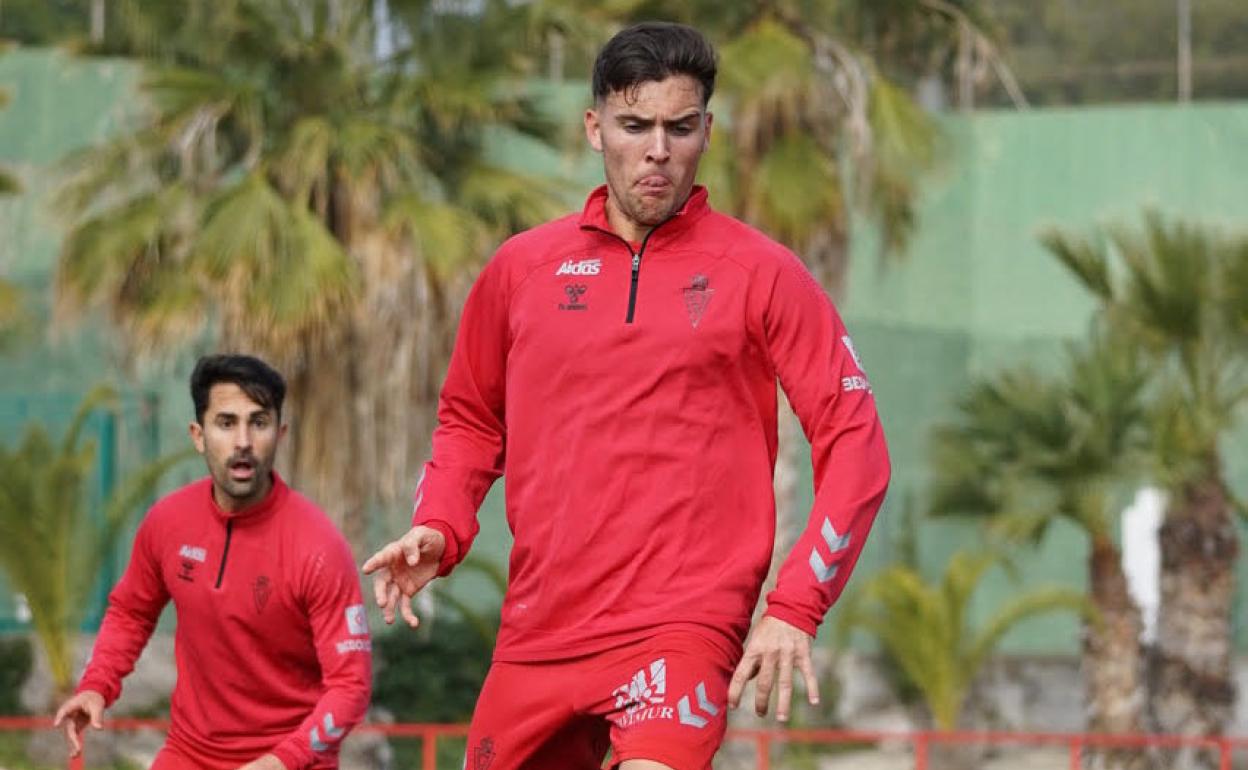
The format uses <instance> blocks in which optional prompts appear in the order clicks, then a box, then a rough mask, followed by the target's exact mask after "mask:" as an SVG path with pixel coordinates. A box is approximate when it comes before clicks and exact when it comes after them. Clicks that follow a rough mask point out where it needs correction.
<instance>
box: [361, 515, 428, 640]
mask: <svg viewBox="0 0 1248 770" xmlns="http://www.w3.org/2000/svg"><path fill="white" fill-rule="evenodd" d="M445 550H446V537H445V536H443V534H442V533H441V532H440V531H438V530H436V529H433V528H432V527H425V526H415V527H412V528H411V529H409V530H408V531H407V534H405V535H403V537H401V538H399V539H398V540H394V541H391V542H390V543H388V544H387V545H385V546H383V547H382V549H381V550H380V551H378V552H377V553H375V554H373V555H372V556H371V557H370V558H369V559H368V561H366V562H364V567H363V569H364V574H365V575H372V576H373V595H374V597H376V599H377V606H378V607H380V608H381V615H382V617H383V618H384V619H385V621H386V623H387V624H390V623H394V618H395V611H396V609H397V611H398V612H399V613H400V614H402V615H403V619H404V620H405V621H407V624H408V625H409V626H411V627H412V628H415V627H416V626H418V625H420V620H419V619H418V618H417V617H416V613H415V612H414V611H413V610H412V599H413V598H414V597H415V596H416V594H417V593H419V592H420V590H421V589H422V588H424V587H425V586H426V585H428V583H429V581H430V580H433V579H434V578H435V577H437V574H438V566H439V565H440V564H441V562H442V554H443V552H444V551H445Z"/></svg>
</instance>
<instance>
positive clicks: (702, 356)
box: [413, 186, 889, 661]
mask: <svg viewBox="0 0 1248 770" xmlns="http://www.w3.org/2000/svg"><path fill="white" fill-rule="evenodd" d="M606 199H607V192H606V187H605V186H603V187H600V188H598V189H597V190H595V191H594V192H593V193H592V194H591V195H590V196H589V200H588V201H587V203H586V205H585V208H584V211H583V212H582V213H581V214H580V215H579V216H578V215H575V214H574V215H570V216H567V217H564V218H562V219H558V220H556V221H554V222H551V223H548V224H546V225H543V226H540V227H537V228H535V229H533V230H529V231H527V232H524V233H521V234H520V235H517V236H515V237H514V238H511V239H510V240H508V241H507V242H506V243H504V244H503V246H502V247H501V248H500V249H499V250H498V252H497V253H496V254H495V256H494V257H493V259H492V260H491V261H490V262H489V263H488V264H487V265H486V267H485V268H484V269H483V271H482V273H481V275H480V276H479V277H478V279H477V281H476V283H475V284H474V286H473V289H472V291H471V293H470V294H469V297H468V300H467V303H466V304H465V306H464V310H463V316H462V319H461V321H460V328H459V334H458V337H457V340H456V344H455V350H454V352H453V355H452V358H451V364H450V368H449V370H448V373H447V377H446V381H445V383H444V385H443V388H442V394H441V401H440V404H439V408H438V427H437V429H436V430H435V431H434V434H433V452H432V455H431V459H430V461H429V462H428V463H427V464H426V465H425V468H424V471H423V473H422V476H421V480H420V482H419V483H418V484H417V489H416V493H415V512H414V514H413V523H415V524H426V525H430V526H433V527H436V528H438V529H440V530H441V531H442V532H443V533H444V534H445V535H446V536H447V551H446V553H445V554H444V557H443V560H442V568H441V573H442V574H446V573H447V572H449V571H450V569H451V568H453V567H454V565H455V564H456V563H457V562H458V561H459V560H460V559H462V558H463V556H464V554H465V553H466V552H467V550H468V548H469V546H470V545H471V543H472V540H473V538H474V537H475V535H476V533H477V530H478V525H477V519H476V513H477V509H478V507H479V506H480V504H481V501H482V499H483V498H484V497H485V494H486V492H487V491H488V489H489V487H490V485H491V484H492V483H493V482H494V480H495V479H496V478H498V477H499V476H500V475H502V474H504V473H506V476H507V488H506V498H507V501H506V509H507V521H508V524H509V525H510V527H511V530H512V532H513V534H514V535H515V543H514V545H513V547H512V551H511V564H510V579H509V585H508V589H507V596H506V599H505V600H504V603H503V608H502V624H501V628H500V631H499V636H498V642H497V646H496V649H495V659H496V660H503V661H534V660H550V659H562V658H569V657H573V656H576V655H580V654H585V653H593V652H597V651H600V650H603V649H608V648H610V647H614V646H617V645H620V644H627V643H630V642H633V641H637V640H639V639H642V638H645V637H648V636H651V635H653V634H654V633H656V632H658V631H663V630H674V629H678V628H680V629H686V630H695V631H699V632H701V633H702V634H703V635H704V636H707V637H708V638H709V639H710V640H711V641H714V642H716V643H718V644H720V645H721V646H722V647H723V648H724V649H726V650H728V651H729V653H730V654H732V655H734V656H738V655H740V651H741V647H742V643H743V641H744V639H745V636H746V633H747V632H748V630H749V623H750V617H751V613H752V611H753V608H754V606H755V603H756V602H757V600H758V594H759V591H760V588H761V586H762V583H763V580H764V578H765V577H766V574H767V570H768V567H769V564H770V560H771V553H772V543H773V538H774V535H775V518H776V514H775V497H774V493H773V488H772V473H773V470H774V466H775V460H776V445H777V438H776V419H777V418H776V401H777V392H776V382H777V379H778V380H779V382H780V384H781V386H782V387H783V388H784V391H785V394H786V395H787V396H788V399H789V402H790V403H791V404H792V406H793V409H794V411H795V412H796V414H797V416H798V418H799V419H800V421H801V424H802V428H803V430H804V431H805V433H806V436H807V438H808V439H809V440H810V444H811V449H812V452H811V459H812V462H813V465H814V485H815V501H814V507H813V509H812V511H811V513H810V517H809V522H808V523H807V525H806V527H805V531H804V532H803V534H802V535H801V537H800V539H799V540H798V541H797V544H796V545H795V547H794V549H793V551H792V552H791V553H790V555H789V557H788V559H787V560H786V561H785V563H784V565H783V567H782V569H781V571H780V575H779V582H778V585H777V587H776V589H775V590H774V591H772V592H771V593H770V594H769V595H768V597H767V611H766V612H767V614H768V615H770V616H773V617H776V618H779V619H781V620H783V621H786V622H788V623H790V624H792V625H794V626H796V627H798V628H800V629H802V630H803V631H805V632H806V633H809V634H812V635H813V634H814V633H815V631H816V629H817V627H818V625H819V623H820V622H821V621H822V619H823V616H824V614H825V613H826V612H827V610H828V608H829V607H830V606H831V605H832V603H833V602H834V601H835V600H836V598H837V596H839V594H840V593H841V590H842V589H843V588H844V586H845V582H846V580H847V579H848V578H849V575H850V572H851V570H852V569H853V567H854V563H855V562H856V561H857V559H858V555H859V554H860V553H861V551H862V546H863V543H864V542H865V541H866V538H867V533H868V532H869V530H870V528H871V524H872V521H873V520H874V518H875V514H876V511H877V510H878V508H879V506H880V504H881V502H882V501H883V498H884V492H885V489H886V487H887V485H888V478H889V462H888V452H887V448H886V446H885V442H884V435H883V431H882V429H881V427H880V423H879V418H878V416H877V414H876V410H875V402H874V398H873V397H872V395H871V390H870V386H869V384H868V382H867V379H866V376H865V374H864V373H863V371H862V368H861V366H860V364H859V363H858V359H857V354H856V353H855V351H854V347H853V343H852V341H851V340H850V337H849V335H848V334H847V333H846V331H845V327H844V325H843V324H842V322H841V319H840V318H839V316H838V315H837V313H836V310H835V309H834V308H833V306H832V303H831V302H830V301H829V300H828V297H827V295H826V294H825V293H824V291H823V290H822V289H821V288H820V287H819V285H818V283H817V282H816V281H815V280H814V278H812V277H811V275H810V273H809V272H808V271H807V270H806V268H805V266H803V265H802V263H801V262H800V261H799V260H798V259H797V257H796V256H794V255H793V254H792V253H791V252H790V251H789V250H787V249H785V248H784V247H783V246H781V245H779V244H777V243H775V242H774V241H772V240H770V239H769V238H767V237H766V236H764V235H762V234H761V233H759V232H758V231H756V230H754V229H752V228H750V227H749V226H747V225H745V224H743V223H742V222H739V221H737V220H735V219H733V218H731V217H728V216H725V215H723V214H720V213H717V212H715V211H713V210H711V208H710V206H709V205H708V204H707V193H706V190H705V189H704V188H702V187H695V188H694V190H693V193H692V195H691V196H690V198H689V200H688V201H687V202H686V204H685V206H684V207H683V208H682V210H681V211H680V212H679V213H678V214H676V215H675V216H674V217H673V218H671V219H669V220H668V221H667V222H665V223H664V224H661V225H659V226H658V227H657V228H655V229H654V230H653V231H652V232H651V233H650V235H649V236H648V238H647V240H646V242H645V243H644V244H628V243H626V242H625V241H624V240H622V239H621V238H619V237H618V236H617V235H615V234H613V233H612V231H611V229H610V225H609V224H608V222H607V216H606V208H605V204H606ZM634 253H636V256H634Z"/></svg>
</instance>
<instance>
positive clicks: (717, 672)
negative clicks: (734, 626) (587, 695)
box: [602, 633, 732, 770]
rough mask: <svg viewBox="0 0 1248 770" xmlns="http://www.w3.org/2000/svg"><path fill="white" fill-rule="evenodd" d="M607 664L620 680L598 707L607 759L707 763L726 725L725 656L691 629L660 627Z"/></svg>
mask: <svg viewBox="0 0 1248 770" xmlns="http://www.w3.org/2000/svg"><path fill="white" fill-rule="evenodd" d="M612 668H613V672H612V673H613V674H614V676H615V679H618V680H619V682H620V684H619V685H618V686H616V687H615V688H614V689H612V691H611V696H610V698H609V699H608V700H606V701H605V702H604V703H603V704H602V710H603V713H604V714H605V716H606V717H607V719H608V720H609V721H610V723H611V729H610V739H611V747H612V751H613V753H612V763H613V765H614V766H619V765H620V764H621V763H624V762H627V761H629V760H634V761H636V760H649V761H651V762H657V763H660V764H661V765H663V766H667V767H670V768H674V770H709V768H710V767H711V759H712V758H713V757H714V756H715V752H716V751H718V750H719V746H720V744H721V743H722V742H723V740H724V732H725V731H726V729H727V726H728V713H727V712H728V708H727V703H728V681H729V679H730V678H731V676H732V665H731V661H730V660H728V658H727V656H726V655H725V654H724V653H723V652H722V651H720V650H719V649H718V648H717V647H716V646H715V645H713V644H711V643H710V642H708V641H706V640H704V639H702V638H700V637H698V636H696V635H694V634H690V633H679V634H665V635H662V636H658V637H655V638H653V639H650V640H648V641H647V642H645V643H644V644H641V645H637V646H636V647H635V648H634V649H633V650H630V651H629V652H628V654H627V655H625V656H622V657H621V658H620V659H619V660H617V661H613V663H612ZM629 764H633V763H631V762H630V763H629Z"/></svg>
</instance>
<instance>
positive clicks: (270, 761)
mask: <svg viewBox="0 0 1248 770" xmlns="http://www.w3.org/2000/svg"><path fill="white" fill-rule="evenodd" d="M238 770H286V765H283V764H282V760H280V759H278V758H277V757H276V756H275V755H273V754H264V755H262V756H259V757H256V758H255V759H253V760H251V761H250V762H248V763H247V764H245V765H243V766H242V767H240V768H238Z"/></svg>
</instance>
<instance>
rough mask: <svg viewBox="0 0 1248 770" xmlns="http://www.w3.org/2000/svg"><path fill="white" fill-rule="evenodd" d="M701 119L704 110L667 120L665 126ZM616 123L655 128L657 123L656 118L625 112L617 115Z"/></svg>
mask: <svg viewBox="0 0 1248 770" xmlns="http://www.w3.org/2000/svg"><path fill="white" fill-rule="evenodd" d="M700 117H702V110H693V111H692V112H689V113H686V114H685V115H681V116H680V117H678V118H672V119H671V120H665V121H663V125H665V126H676V125H679V124H681V123H688V122H689V121H691V120H693V119H695V118H700ZM615 122H616V123H640V124H642V125H643V126H653V125H654V124H655V122H656V121H655V119H654V118H648V117H645V116H642V115H638V114H637V113H635V112H625V113H622V114H620V115H617V116H616V117H615Z"/></svg>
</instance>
